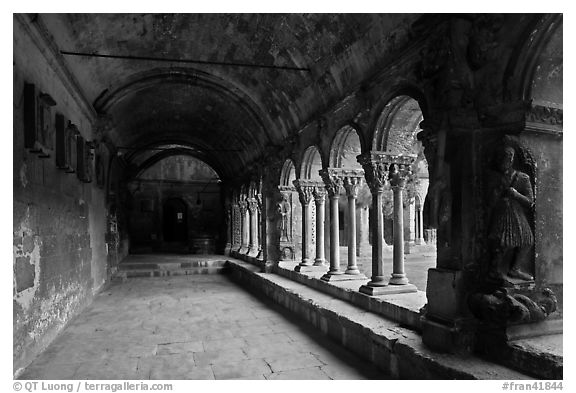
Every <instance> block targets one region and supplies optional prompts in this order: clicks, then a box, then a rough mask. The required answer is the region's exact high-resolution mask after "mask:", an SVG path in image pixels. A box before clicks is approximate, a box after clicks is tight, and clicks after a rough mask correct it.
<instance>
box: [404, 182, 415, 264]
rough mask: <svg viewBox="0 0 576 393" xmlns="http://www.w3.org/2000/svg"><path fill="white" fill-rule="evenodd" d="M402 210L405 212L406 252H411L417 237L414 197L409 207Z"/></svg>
mask: <svg viewBox="0 0 576 393" xmlns="http://www.w3.org/2000/svg"><path fill="white" fill-rule="evenodd" d="M402 193H404V192H402ZM402 210H403V214H404V254H410V253H411V252H412V246H414V240H415V237H416V236H415V233H416V231H415V223H416V217H415V216H416V215H415V209H414V199H412V200H411V201H410V203H409V204H408V206H407V208H405V209H404V208H403V209H402Z"/></svg>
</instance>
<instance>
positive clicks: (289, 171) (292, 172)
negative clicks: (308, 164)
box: [279, 158, 296, 187]
mask: <svg viewBox="0 0 576 393" xmlns="http://www.w3.org/2000/svg"><path fill="white" fill-rule="evenodd" d="M294 180H296V167H295V166H294V162H293V161H292V160H291V159H290V158H287V159H286V161H284V164H283V165H282V170H281V171H280V183H279V185H280V186H285V187H292V186H293V185H292V181H294Z"/></svg>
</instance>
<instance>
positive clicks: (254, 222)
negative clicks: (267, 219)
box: [248, 198, 259, 257]
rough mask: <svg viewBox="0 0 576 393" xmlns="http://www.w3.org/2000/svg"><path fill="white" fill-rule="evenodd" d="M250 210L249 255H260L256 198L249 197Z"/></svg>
mask: <svg viewBox="0 0 576 393" xmlns="http://www.w3.org/2000/svg"><path fill="white" fill-rule="evenodd" d="M248 212H249V215H250V243H249V245H248V255H249V256H251V257H255V256H256V255H258V248H259V242H258V202H257V201H256V199H255V198H249V199H248Z"/></svg>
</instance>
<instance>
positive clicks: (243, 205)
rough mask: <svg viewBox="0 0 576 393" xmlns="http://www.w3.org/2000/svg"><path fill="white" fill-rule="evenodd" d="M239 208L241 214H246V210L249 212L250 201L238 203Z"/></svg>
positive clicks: (244, 200) (243, 200)
mask: <svg viewBox="0 0 576 393" xmlns="http://www.w3.org/2000/svg"><path fill="white" fill-rule="evenodd" d="M238 207H239V208H240V212H241V213H246V210H248V201H247V200H246V199H242V200H240V201H238Z"/></svg>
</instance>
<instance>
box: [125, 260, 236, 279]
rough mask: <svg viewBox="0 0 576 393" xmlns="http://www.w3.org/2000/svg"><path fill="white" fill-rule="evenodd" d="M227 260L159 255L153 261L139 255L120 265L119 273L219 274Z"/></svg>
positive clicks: (146, 274) (147, 274)
mask: <svg viewBox="0 0 576 393" xmlns="http://www.w3.org/2000/svg"><path fill="white" fill-rule="evenodd" d="M225 265H226V261H225V260H219V259H195V258H185V257H183V258H179V260H177V261H176V262H174V258H165V257H164V256H158V257H157V258H154V260H153V261H149V260H142V259H140V258H138V257H131V258H128V259H127V260H126V261H124V262H122V263H121V264H120V265H119V266H118V273H119V274H123V275H124V276H125V277H127V278H128V277H164V276H185V275H192V274H219V273H222V270H223V269H224V268H225Z"/></svg>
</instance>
